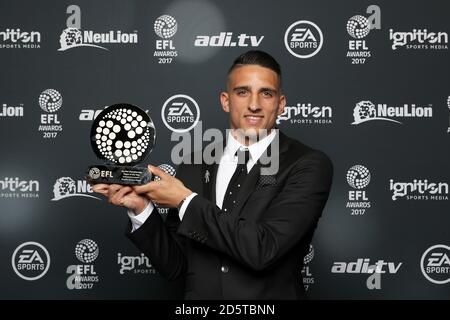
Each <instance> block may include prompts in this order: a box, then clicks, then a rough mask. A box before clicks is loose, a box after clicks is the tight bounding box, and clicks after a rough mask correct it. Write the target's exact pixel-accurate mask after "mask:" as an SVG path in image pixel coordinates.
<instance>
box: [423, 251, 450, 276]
mask: <svg viewBox="0 0 450 320" xmlns="http://www.w3.org/2000/svg"><path fill="white" fill-rule="evenodd" d="M420 269H421V270H422V274H423V276H424V277H425V278H426V279H427V280H428V281H430V282H432V283H434V284H446V283H449V282H450V247H449V246H446V245H443V244H437V245H434V246H432V247H430V248H428V249H427V250H426V251H425V252H424V253H423V255H422V258H421V259H420Z"/></svg>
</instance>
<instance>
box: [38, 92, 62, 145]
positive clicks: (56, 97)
mask: <svg viewBox="0 0 450 320" xmlns="http://www.w3.org/2000/svg"><path fill="white" fill-rule="evenodd" d="M62 102H63V99H62V96H61V93H59V91H57V90H55V89H47V90H44V91H42V93H41V94H40V95H39V106H40V107H41V109H42V110H44V111H45V112H47V113H43V114H41V119H40V120H41V122H40V125H39V128H38V130H39V131H40V132H42V136H43V137H44V138H45V139H54V138H56V137H57V135H58V133H59V132H61V131H62V130H63V127H62V124H61V122H60V121H59V119H58V114H56V111H58V110H59V108H61V107H62Z"/></svg>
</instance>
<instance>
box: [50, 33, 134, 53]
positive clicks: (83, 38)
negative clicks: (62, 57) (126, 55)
mask: <svg viewBox="0 0 450 320" xmlns="http://www.w3.org/2000/svg"><path fill="white" fill-rule="evenodd" d="M137 42H138V35H137V31H135V32H134V33H123V32H122V31H109V32H107V33H97V32H93V31H91V30H85V31H81V30H79V29H77V28H66V29H65V30H63V32H62V33H61V36H60V37H59V43H60V45H61V48H59V49H58V51H65V50H68V49H72V48H75V47H95V48H99V49H103V50H108V49H107V48H105V47H102V46H99V45H97V44H103V43H126V44H128V43H137Z"/></svg>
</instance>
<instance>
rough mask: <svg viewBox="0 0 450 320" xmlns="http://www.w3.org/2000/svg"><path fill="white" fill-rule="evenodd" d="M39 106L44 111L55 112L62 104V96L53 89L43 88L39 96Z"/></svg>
mask: <svg viewBox="0 0 450 320" xmlns="http://www.w3.org/2000/svg"><path fill="white" fill-rule="evenodd" d="M39 106H40V107H41V108H42V110H44V111H46V112H55V111H57V110H58V109H59V108H61V106H62V96H61V94H60V93H59V92H58V91H56V90H55V89H47V90H44V91H43V92H42V93H41V94H40V96H39Z"/></svg>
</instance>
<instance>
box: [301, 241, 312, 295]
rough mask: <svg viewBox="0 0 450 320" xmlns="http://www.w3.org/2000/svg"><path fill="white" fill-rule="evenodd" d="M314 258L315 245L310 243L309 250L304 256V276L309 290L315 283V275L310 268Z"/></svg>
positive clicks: (305, 284) (306, 287)
mask: <svg viewBox="0 0 450 320" xmlns="http://www.w3.org/2000/svg"><path fill="white" fill-rule="evenodd" d="M313 258H314V247H313V246H312V245H311V244H310V245H309V251H308V253H307V254H306V256H304V257H303V268H302V278H303V286H304V288H305V291H308V289H309V287H310V286H311V285H312V284H314V276H313V274H312V272H311V270H310V268H309V263H310V262H311V261H312V259H313Z"/></svg>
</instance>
